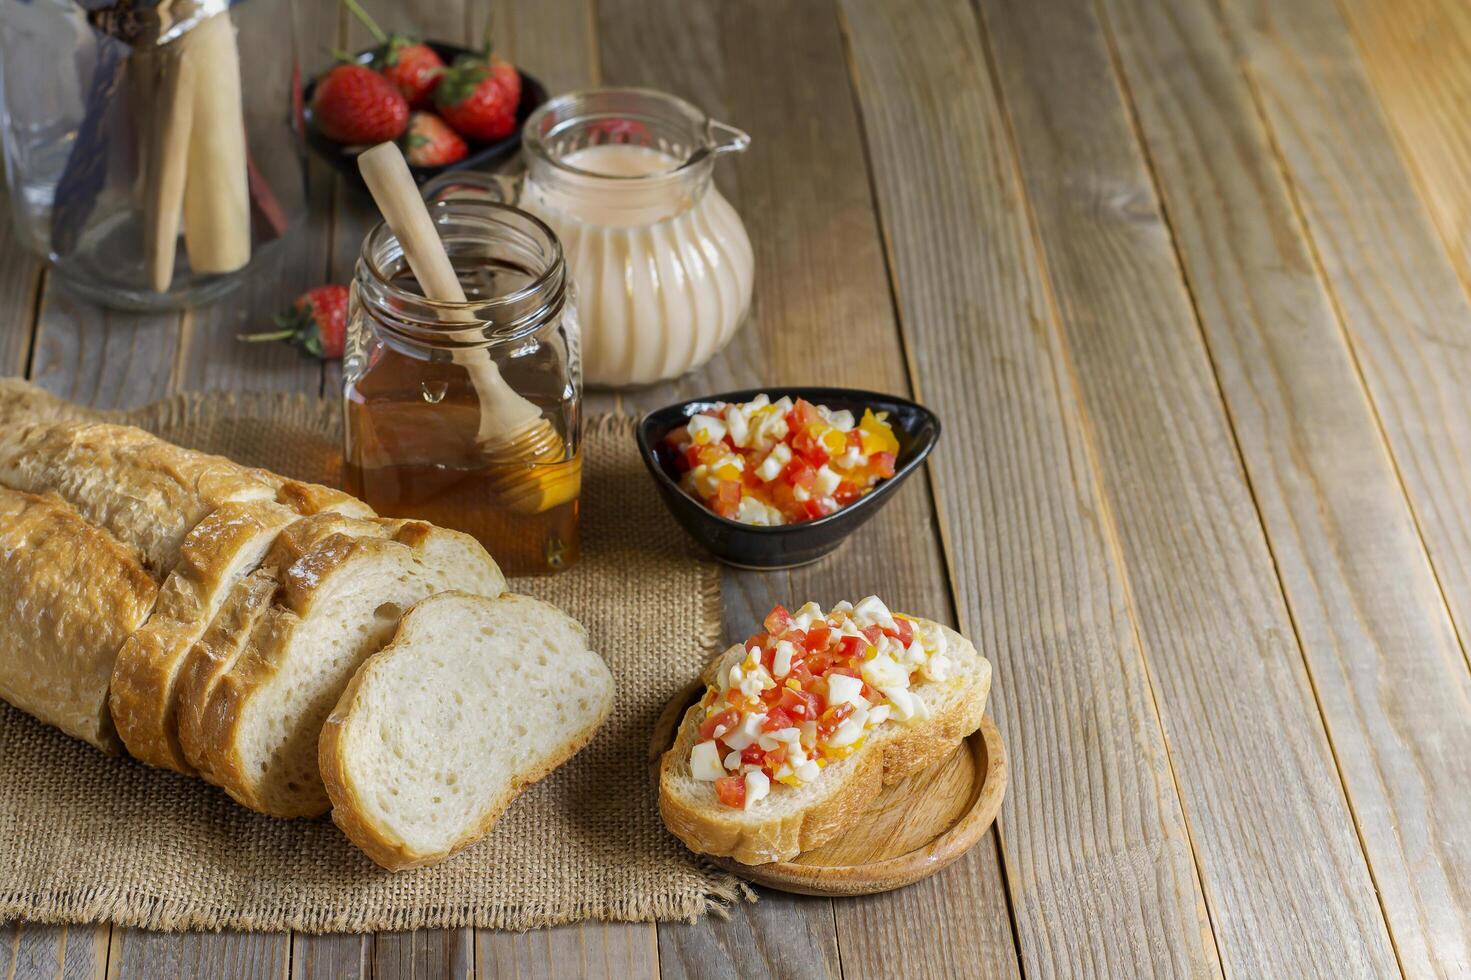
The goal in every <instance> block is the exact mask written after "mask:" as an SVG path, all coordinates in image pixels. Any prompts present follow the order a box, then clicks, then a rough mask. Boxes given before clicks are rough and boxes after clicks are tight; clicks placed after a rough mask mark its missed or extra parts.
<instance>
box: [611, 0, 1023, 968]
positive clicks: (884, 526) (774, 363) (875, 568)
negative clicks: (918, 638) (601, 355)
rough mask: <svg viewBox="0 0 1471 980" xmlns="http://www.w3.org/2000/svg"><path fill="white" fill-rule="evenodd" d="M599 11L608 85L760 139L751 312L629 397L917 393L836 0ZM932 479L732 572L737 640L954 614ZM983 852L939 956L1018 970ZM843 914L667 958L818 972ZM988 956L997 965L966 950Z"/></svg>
mask: <svg viewBox="0 0 1471 980" xmlns="http://www.w3.org/2000/svg"><path fill="white" fill-rule="evenodd" d="M598 10H599V17H600V19H599V23H598V32H599V39H600V42H601V56H600V59H599V60H600V64H601V69H602V76H603V80H604V81H605V82H607V83H608V84H620V85H623V84H628V85H647V86H651V87H654V88H659V89H664V90H666V91H671V92H674V93H676V94H679V95H682V96H684V97H686V98H689V99H691V100H692V101H694V102H695V103H696V104H697V105H699V106H700V107H701V108H702V109H704V110H705V111H706V112H708V113H709V114H711V115H712V116H713V117H715V118H718V119H723V120H725V121H728V122H730V123H731V124H732V125H735V126H739V127H741V128H743V129H746V130H747V131H749V132H750V133H751V136H752V145H751V149H750V150H749V151H748V152H747V153H745V154H743V155H740V156H738V157H734V158H727V159H726V160H722V161H721V163H720V164H719V165H718V166H717V168H716V182H717V185H718V186H719V187H720V189H721V191H722V193H724V194H725V196H726V197H727V198H728V199H729V200H730V201H731V203H732V204H733V205H734V206H735V208H736V209H737V210H738V211H739V212H740V214H741V215H742V217H743V219H744V220H745V223H746V226H747V229H748V231H749V233H750V236H751V240H752V243H753V246H754V251H755V259H756V273H755V280H756V284H757V285H756V292H755V298H754V302H753V307H752V310H751V316H750V319H749V321H748V322H747V324H746V325H745V326H744V327H743V328H742V329H741V330H740V332H738V333H737V334H736V336H735V339H734V340H733V341H732V342H731V345H730V346H729V347H728V348H727V349H726V351H725V352H724V353H723V354H722V355H719V356H717V357H716V358H715V359H714V360H713V361H712V362H711V363H710V364H709V365H708V366H707V367H705V368H704V369H702V370H700V371H697V372H695V373H693V374H691V375H688V376H686V377H684V378H681V379H679V380H678V381H676V382H673V383H670V384H665V385H656V386H653V387H652V388H648V389H643V390H640V391H635V392H624V393H623V401H624V404H625V405H627V406H628V407H629V408H630V409H632V410H638V409H644V408H652V407H656V406H657V405H662V404H665V403H667V402H669V401H672V400H674V399H675V398H678V397H680V396H682V395H684V394H686V393H710V392H715V391H720V390H724V389H729V388H736V387H745V386H748V385H756V384H765V385H768V386H770V388H771V389H772V390H773V391H774V392H779V390H780V387H781V385H783V384H797V383H801V384H822V383H828V384H843V385H851V386H857V387H869V388H873V389H876V390H883V391H896V392H905V391H906V390H907V389H908V380H907V377H906V371H905V366H904V360H903V350H902V347H901V345H900V342H899V337H898V333H897V328H896V324H895V321H894V316H893V301H892V297H891V296H890V295H889V291H888V288H887V283H886V278H887V277H886V271H885V268H884V260H883V251H882V242H881V239H880V237H879V234H878V229H877V225H876V221H875V217H874V211H873V202H872V198H871V195H870V191H869V184H868V177H867V174H866V173H865V168H864V166H863V145H862V140H861V136H860V132H859V128H858V120H857V117H856V114H855V113H854V111H853V106H852V102H851V96H848V97H838V96H837V95H836V94H835V93H839V92H842V93H845V95H846V93H847V86H848V77H847V67H846V63H845V58H844V53H843V48H842V41H841V36H840V34H839V31H838V28H837V23H836V19H835V16H834V10H833V8H832V7H831V5H830V4H828V3H803V4H797V5H793V4H784V3H777V2H700V3H676V2H672V0H671V2H662V3H639V4H635V3H627V2H607V0H604V2H602V3H600V4H599V5H598ZM794 65H800V66H801V70H800V71H796V70H792V66H794ZM774 107H780V108H779V110H778V109H775V108H774ZM838 337H840V338H841V341H840V342H837V343H835V338H838ZM944 451H945V450H944V449H943V448H942V449H941V452H944ZM927 489H928V487H927V483H926V482H923V481H916V485H914V486H910V487H906V488H905V490H904V491H903V492H902V493H900V494H899V496H898V497H897V498H896V499H895V500H894V501H893V502H892V503H891V504H890V505H889V506H888V507H887V508H886V509H885V511H884V512H882V513H881V514H880V515H878V516H877V517H876V518H875V519H874V520H873V522H872V523H871V524H869V525H868V526H867V527H865V528H864V529H863V531H862V532H861V533H860V534H858V535H857V536H855V538H854V539H853V540H851V541H850V542H848V543H847V544H846V545H845V546H844V548H843V549H842V550H841V551H839V552H838V553H837V554H835V555H833V556H832V557H830V558H828V559H826V560H825V561H823V562H821V563H819V564H817V565H814V566H811V567H809V568H805V569H796V570H793V571H790V572H774V573H768V574H764V575H763V574H760V573H750V572H738V571H734V570H726V572H725V573H724V578H723V581H724V605H725V622H726V635H727V638H729V639H738V638H740V637H743V636H746V635H748V634H749V633H750V632H752V631H753V630H754V629H755V628H756V626H755V624H757V623H759V622H760V620H761V618H762V617H764V616H765V614H766V613H767V611H768V610H769V609H770V608H771V606H772V605H773V604H775V603H777V602H782V603H786V604H788V605H790V604H791V603H794V602H795V603H801V602H803V601H805V600H807V599H813V600H815V601H817V602H819V603H822V604H824V605H829V604H831V603H832V602H834V601H836V600H838V599H842V598H850V599H857V598H861V597H862V596H864V595H867V594H869V593H878V594H880V595H882V596H883V597H884V598H885V599H886V601H888V602H889V603H890V604H892V605H893V606H894V607H895V608H900V609H909V610H913V611H915V612H917V613H922V614H925V615H928V616H932V617H933V618H936V619H940V620H941V621H944V622H953V620H952V619H951V618H950V617H951V615H952V614H951V610H950V608H949V605H950V602H949V595H948V591H949V590H948V588H947V584H946V580H945V575H944V570H943V567H942V563H941V558H940V554H939V549H938V547H937V544H936V535H935V525H934V519H933V513H932V509H931V506H930V502H929V500H928V498H927V493H926V491H927ZM977 853H978V855H979V857H978V860H977V861H976V862H975V863H974V864H971V865H967V866H964V867H962V866H955V867H952V868H950V869H948V870H947V871H946V872H944V873H943V874H941V875H940V876H938V877H937V878H936V879H934V881H935V884H934V885H933V886H932V887H934V888H936V889H939V891H940V892H942V893H943V891H944V890H945V889H946V888H947V887H949V886H947V885H946V882H948V881H950V879H951V878H953V877H955V876H957V875H961V874H965V873H969V874H971V875H976V874H980V875H981V878H980V880H979V882H978V883H977V884H976V887H975V890H974V894H975V895H976V896H977V897H978V898H980V899H982V901H980V902H978V903H976V904H971V905H966V906H961V907H952V908H948V910H947V912H946V915H947V922H948V928H950V929H952V930H954V931H955V932H957V933H965V934H966V935H967V936H968V937H971V939H973V941H971V940H970V939H968V940H967V941H964V942H957V943H956V945H955V946H954V947H952V948H951V949H942V950H938V951H937V952H936V954H935V955H936V956H937V957H938V959H937V960H936V961H935V962H934V963H933V964H932V965H934V966H935V967H936V969H937V971H939V972H944V971H946V970H948V971H949V972H951V973H953V974H958V975H964V974H967V973H975V972H978V971H979V972H980V973H982V974H983V975H996V976H1002V975H1006V974H1008V973H1009V972H1012V971H1014V970H1015V969H1016V963H1015V954H1014V951H1013V949H1012V948H1011V943H1010V934H1009V927H1008V924H1007V912H1006V905H1005V890H1004V884H1003V882H1002V878H1001V874H1000V869H999V867H998V864H997V861H996V854H995V850H994V848H993V847H988V846H987V845H986V844H983V845H982V846H981V847H980V848H978V849H977ZM930 911H931V913H932V914H935V915H938V914H940V911H941V909H940V907H939V906H937V907H935V908H932V909H931V910H930ZM836 914H837V930H838V937H837V939H838V941H837V944H836V946H837V947H840V948H842V949H843V953H842V960H843V967H844V969H845V970H846V969H850V968H851V969H854V970H857V969H860V968H861V967H862V963H861V962H860V959H861V954H860V952H858V951H856V948H855V953H854V954H853V956H854V957H859V959H854V960H853V962H852V963H851V964H850V962H849V960H850V956H849V954H848V952H847V947H846V941H845V939H844V937H845V936H846V935H847V934H848V933H849V932H850V931H852V930H854V929H867V928H869V927H868V925H867V924H866V923H861V922H859V921H857V920H854V919H852V918H850V917H849V916H847V914H846V912H845V910H844V909H843V908H842V907H839V908H837V909H836ZM833 915H834V910H833V908H832V907H831V906H830V905H829V904H828V903H826V902H823V901H821V900H816V901H813V900H799V899H794V898H791V897H787V896H780V895H777V894H776V893H772V892H762V893H761V900H760V901H759V902H758V903H757V904H755V905H754V906H751V905H740V906H737V907H736V908H734V909H733V910H732V912H731V917H730V918H729V919H728V920H726V919H717V918H715V917H713V916H711V917H707V918H706V919H705V920H703V921H702V922H700V923H698V924H696V925H694V926H677V925H663V926H661V927H660V930H659V937H660V953H661V963H662V968H663V970H664V972H665V973H666V974H669V973H671V971H672V973H673V975H690V974H691V973H694V974H695V975H699V973H698V968H701V967H702V968H703V969H704V970H713V971H716V975H720V972H721V971H724V970H729V971H732V972H733V973H734V974H737V975H742V976H765V975H773V974H774V975H786V974H789V973H790V971H792V970H793V969H794V968H795V966H794V965H795V964H801V963H807V964H811V966H810V967H809V969H810V970H811V971H814V972H816V973H818V974H821V973H823V972H824V971H829V972H836V970H837V962H836V959H835V958H834V955H833V954H834V951H835V948H834V946H833V945H832V943H831V940H830V938H828V937H830V936H831V933H832V930H833ZM911 925H912V928H913V930H914V934H915V935H927V934H934V933H936V932H938V931H939V930H940V928H941V923H940V922H939V921H938V920H937V919H932V918H923V919H920V920H918V921H915V922H913V923H912V924H911ZM995 937H999V939H997V938H995ZM753 940H754V941H753ZM993 940H994V941H993ZM976 949H982V950H985V951H986V953H987V954H988V958H987V959H986V960H984V961H975V960H971V961H963V960H959V959H955V958H954V957H955V956H956V955H958V953H963V952H965V951H967V950H976ZM882 965H883V964H882V963H880V962H874V963H872V964H870V968H871V969H873V970H878V969H880V968H881V967H882Z"/></svg>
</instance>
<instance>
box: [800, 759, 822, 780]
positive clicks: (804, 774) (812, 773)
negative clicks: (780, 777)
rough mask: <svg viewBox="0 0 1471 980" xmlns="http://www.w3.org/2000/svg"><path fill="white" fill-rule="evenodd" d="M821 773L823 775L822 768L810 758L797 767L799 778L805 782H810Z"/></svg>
mask: <svg viewBox="0 0 1471 980" xmlns="http://www.w3.org/2000/svg"><path fill="white" fill-rule="evenodd" d="M820 775H822V769H821V768H819V767H818V765H817V763H816V762H813V761H812V760H810V759H809V760H808V761H806V762H804V763H802V764H801V765H800V766H798V767H797V769H796V776H797V779H799V780H800V781H802V782H804V783H810V782H812V780H814V779H816V778H817V777H818V776H820Z"/></svg>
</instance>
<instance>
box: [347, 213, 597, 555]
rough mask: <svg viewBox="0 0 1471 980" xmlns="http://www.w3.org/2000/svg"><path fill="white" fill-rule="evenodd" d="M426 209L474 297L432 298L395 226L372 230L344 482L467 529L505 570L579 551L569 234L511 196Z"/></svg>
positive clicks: (380, 506)
mask: <svg viewBox="0 0 1471 980" xmlns="http://www.w3.org/2000/svg"><path fill="white" fill-rule="evenodd" d="M429 211H430V215H431V216H432V218H433V220H434V223H435V226H436V227H437V228H438V230H439V234H440V238H441V239H442V240H443V242H444V246H445V250H446V251H447V252H448V253H449V258H450V262H451V263H452V264H453V265H454V267H455V270H456V272H457V273H458V275H459V279H460V283H461V285H462V286H463V287H464V290H465V296H466V299H467V301H466V302H464V303H442V302H437V301H434V300H430V299H426V298H425V297H424V296H423V295H422V294H421V292H420V290H419V287H418V283H417V282H416V281H415V279H414V276H413V273H412V272H411V271H410V270H409V268H408V263H407V261H406V260H405V258H404V254H403V248H402V247H401V245H400V244H399V242H398V239H397V238H396V237H395V236H394V234H393V232H392V231H390V230H389V228H388V226H387V225H386V224H379V225H378V226H377V227H376V228H374V229H373V230H372V231H371V232H369V233H368V237H367V238H366V239H365V240H364V242H363V248H362V253H361V255H360V256H359V258H358V263H357V270H356V273H355V277H354V280H353V285H352V293H351V296H352V298H351V302H350V304H349V312H348V329H347V338H346V349H345V351H344V355H343V373H344V378H343V398H344V406H343V407H344V422H345V425H344V437H345V459H346V475H347V480H348V485H349V489H350V490H352V492H354V493H356V494H357V495H358V496H360V497H362V498H363V499H364V500H366V501H367V502H368V503H369V504H370V505H372V506H373V508H374V509H376V510H377V511H378V512H379V513H380V514H383V515H385V516H390V517H416V518H422V519H424V520H428V521H432V522H433V523H435V524H440V525H442V526H445V527H452V528H457V529H459V530H462V531H466V532H468V533H470V534H473V535H474V536H475V537H476V538H478V539H479V540H480V541H481V543H483V544H484V545H485V547H486V548H487V549H488V550H489V551H490V553H491V555H492V556H494V558H495V559H496V561H497V562H498V563H499V564H500V566H501V568H502V569H503V570H505V571H506V572H507V573H508V574H537V573H544V572H555V571H559V570H561V569H563V568H566V567H567V566H569V565H571V564H572V563H573V562H574V561H575V560H576V559H577V553H578V496H579V493H580V491H581V461H582V457H581V452H580V445H579V425H580V412H581V403H582V370H581V364H580V358H579V349H578V327H577V311H576V303H575V302H574V297H573V287H572V283H571V281H570V280H569V279H568V277H567V271H566V264H565V262H564V260H563V257H562V247H561V244H560V243H559V242H558V241H557V236H556V235H554V234H553V233H552V230H551V229H550V228H548V227H547V226H546V225H545V224H543V223H542V222H541V221H539V220H537V219H536V218H534V217H532V216H531V215H529V214H527V213H526V212H524V211H521V210H518V209H517V208H514V207H510V206H508V205H503V204H495V203H490V202H485V201H454V202H444V203H439V204H435V205H431V206H430V209H429ZM527 433H531V434H533V435H531V436H528V435H527ZM537 433H539V436H536V435H535V434H537ZM533 436H534V437H533Z"/></svg>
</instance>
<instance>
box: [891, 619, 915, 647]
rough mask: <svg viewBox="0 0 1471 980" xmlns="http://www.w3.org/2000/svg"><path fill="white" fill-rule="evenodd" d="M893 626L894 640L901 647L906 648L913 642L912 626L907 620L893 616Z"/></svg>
mask: <svg viewBox="0 0 1471 980" xmlns="http://www.w3.org/2000/svg"><path fill="white" fill-rule="evenodd" d="M894 626H895V627H896V629H895V630H894V638H895V639H896V640H898V641H899V644H900V645H901V646H904V647H908V646H909V644H910V643H911V642H913V641H914V624H913V623H911V622H910V621H909V620H907V619H901V618H900V617H898V616H895V617H894Z"/></svg>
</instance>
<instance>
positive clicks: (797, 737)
mask: <svg viewBox="0 0 1471 980" xmlns="http://www.w3.org/2000/svg"><path fill="white" fill-rule="evenodd" d="M801 739H802V732H801V729H798V728H778V729H777V730H776V731H774V732H762V733H761V734H760V735H759V736H757V738H756V744H757V745H759V746H761V748H763V749H765V750H766V751H767V752H770V751H771V750H772V749H775V748H777V747H778V746H781V745H784V744H788V745H797V744H800V742H801Z"/></svg>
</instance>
